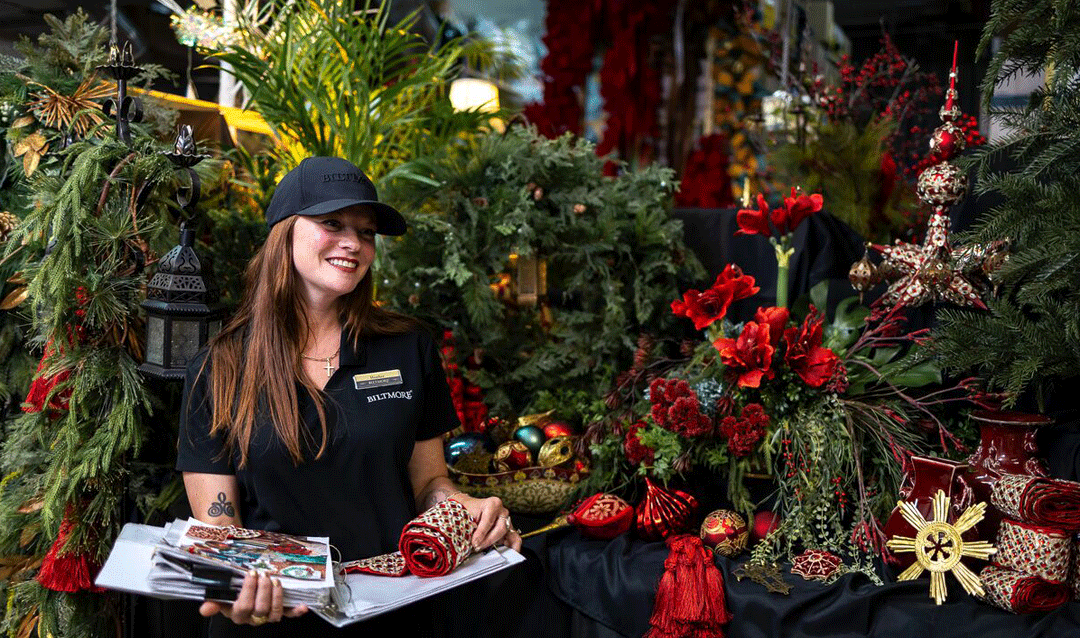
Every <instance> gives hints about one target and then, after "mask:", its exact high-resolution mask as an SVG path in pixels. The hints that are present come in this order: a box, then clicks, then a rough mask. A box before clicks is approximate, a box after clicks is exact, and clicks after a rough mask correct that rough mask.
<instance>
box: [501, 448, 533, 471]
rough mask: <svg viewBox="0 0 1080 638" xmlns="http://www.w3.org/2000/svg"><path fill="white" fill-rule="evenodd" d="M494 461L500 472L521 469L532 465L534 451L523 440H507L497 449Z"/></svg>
mask: <svg viewBox="0 0 1080 638" xmlns="http://www.w3.org/2000/svg"><path fill="white" fill-rule="evenodd" d="M492 462H493V463H495V469H497V470H498V471H500V472H509V471H510V470H520V469H523V468H526V467H529V466H530V465H532V452H530V451H529V448H527V447H525V444H524V443H522V442H521V441H507V442H506V443H503V444H502V445H500V446H499V449H497V450H495V458H494V459H492Z"/></svg>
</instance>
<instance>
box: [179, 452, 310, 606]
mask: <svg viewBox="0 0 1080 638" xmlns="http://www.w3.org/2000/svg"><path fill="white" fill-rule="evenodd" d="M184 487H185V488H186V489H187V495H188V503H189V504H190V505H191V513H192V514H194V516H195V518H197V519H199V520H200V521H202V522H204V523H212V524H214V525H236V526H238V527H242V526H243V525H242V524H241V521H240V510H239V507H237V503H239V502H240V489H239V486H238V484H237V482H236V477H235V476H233V475H232V474H201V473H199V472H184ZM284 597H285V592H284V590H283V589H282V587H281V581H279V580H278V579H276V578H273V579H272V578H270V577H269V576H267V575H266V574H262V575H258V574H256V573H255V572H254V571H252V572H250V573H249V574H248V575H247V576H246V577H245V578H244V584H243V586H242V587H241V588H240V593H239V594H237V596H236V600H235V601H233V603H232V604H231V605H229V604H226V603H219V602H212V601H206V602H204V603H203V604H202V605H201V606H200V607H199V613H200V614H202V615H203V616H213V615H214V614H219V613H220V614H222V615H224V616H226V617H227V618H229V619H230V620H232V621H233V622H234V623H236V624H238V625H254V626H256V627H257V626H259V625H261V624H263V623H266V622H277V621H279V620H281V618H282V617H290V618H291V617H295V616H299V615H301V614H303V613H305V612H306V611H307V607H306V606H304V605H300V606H298V607H294V608H292V609H284V608H283V607H282V601H283V600H284Z"/></svg>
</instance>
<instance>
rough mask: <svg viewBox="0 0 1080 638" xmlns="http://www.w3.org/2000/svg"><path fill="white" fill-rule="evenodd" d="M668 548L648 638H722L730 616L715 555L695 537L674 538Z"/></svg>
mask: <svg viewBox="0 0 1080 638" xmlns="http://www.w3.org/2000/svg"><path fill="white" fill-rule="evenodd" d="M667 545H668V550H669V551H668V557H667V559H666V560H665V561H664V574H663V576H661V577H660V584H659V586H658V587H657V589H656V602H655V603H653V614H652V617H651V618H650V619H649V631H648V632H647V633H646V634H645V638H723V636H724V630H723V625H725V624H727V622H728V621H730V620H731V614H729V613H728V610H727V607H726V605H725V601H724V582H723V577H722V576H721V574H720V570H718V569H717V568H716V565H715V563H713V555H712V552H710V551H709V550H707V549H705V547H704V545H702V543H701V539H700V538H698V537H697V536H695V535H692V534H683V535H679V536H672V537H670V538H668V539H667Z"/></svg>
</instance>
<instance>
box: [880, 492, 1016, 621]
mask: <svg viewBox="0 0 1080 638" xmlns="http://www.w3.org/2000/svg"><path fill="white" fill-rule="evenodd" d="M949 501H950V499H949V497H948V496H945V492H944V490H938V492H937V494H935V495H934V499H933V513H934V520H932V521H927V520H926V519H925V518H923V515H922V513H920V512H919V510H918V509H916V508H915V504H914V503H908V502H905V501H898V504H899V505H900V513H901V515H903V517H904V520H905V521H907V522H908V523H910V524H911V526H912V527H914V528H915V530H916V534H915V538H908V537H907V536H894V537H892V538H890V539H889V542H888V543H886V545H887V546H888V548H889V549H891V550H893V551H894V552H900V553H903V552H915V562H914V563H912V565H911V567H908V568H907V569H905V570H904V571H903V573H901V574H900V576H899V577H898V579H899V580H914V579H916V578H918V577H919V576H921V575H922V573H923V571H924V570H926V571H929V572H930V597H931V598H933V599H934V602H935V603H937V604H938V605H940V604H941V603H942V601H944V600H945V597H946V596H947V595H948V589H947V588H946V586H945V572H949V571H951V572H952V573H953V575H954V576H956V580H958V581H960V585H961V586H962V587H963V588H964V590H965V591H967V593H969V594H972V595H976V596H982V595H983V593H984V592H983V586H982V581H981V580H979V577H978V576H977V575H975V573H974V572H972V571H971V570H970V569H968V568H967V566H966V565H964V564H963V563H961V562H960V559H961V558H962V557H964V556H970V557H972V558H978V559H980V560H986V559H988V558H990V556H991V555H992V554H994V553H995V552H997V549H996V548H994V546H993V545H991V544H990V543H988V542H986V541H971V542H969V541H965V540H964V539H963V538H961V534H963V533H964V532H966V531H968V530H969V529H971V528H972V527H975V525H977V524H978V523H979V521H981V520H982V519H983V516H984V515H985V514H986V503H976V504H975V505H972V506H971V507H969V508H967V509H966V510H965V511H964V513H963V514H961V515H960V518H958V519H956V522H955V523H952V524H949V523H948V516H949Z"/></svg>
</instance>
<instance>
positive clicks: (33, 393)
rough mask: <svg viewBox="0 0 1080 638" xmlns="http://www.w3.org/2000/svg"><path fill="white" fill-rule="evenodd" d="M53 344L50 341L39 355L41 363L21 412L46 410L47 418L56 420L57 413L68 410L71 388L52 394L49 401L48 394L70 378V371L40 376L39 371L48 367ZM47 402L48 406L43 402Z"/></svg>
mask: <svg viewBox="0 0 1080 638" xmlns="http://www.w3.org/2000/svg"><path fill="white" fill-rule="evenodd" d="M54 352H55V351H54V350H53V342H52V341H50V342H49V343H48V344H47V345H46V346H45V353H44V354H42V355H41V361H39V362H38V366H37V372H36V373H35V374H34V381H33V382H32V383H31V384H30V391H29V392H27V393H26V401H25V405H23V408H22V410H23V412H27V413H33V412H41V411H42V410H45V409H46V408H48V410H49V416H50V417H53V418H56V417H59V416H60V415H59V414H57V413H58V412H66V411H67V409H68V399H70V398H71V388H65V389H63V390H61V391H60V392H57V393H55V394H53V396H52V398H51V399H49V393H51V392H52V391H53V389H54V388H55V387H56V386H57V385H59V384H61V383H63V382H64V381H67V379H68V377H69V376H71V370H61V371H60V372H57V373H56V374H54V375H53V376H51V377H45V376H42V375H41V371H42V370H44V369H45V368H46V367H48V365H49V358H50V357H52V356H53V354H54ZM46 400H48V405H46V404H45V401H46Z"/></svg>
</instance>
